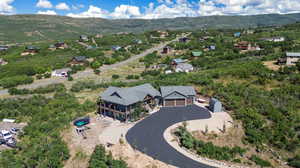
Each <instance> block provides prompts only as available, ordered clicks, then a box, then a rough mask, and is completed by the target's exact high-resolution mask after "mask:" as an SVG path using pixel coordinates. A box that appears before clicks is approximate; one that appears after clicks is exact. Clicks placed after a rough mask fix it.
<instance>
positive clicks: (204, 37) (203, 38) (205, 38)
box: [199, 36, 213, 42]
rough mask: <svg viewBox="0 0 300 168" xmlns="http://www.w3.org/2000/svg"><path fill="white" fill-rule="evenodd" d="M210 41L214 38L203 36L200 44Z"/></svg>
mask: <svg viewBox="0 0 300 168" xmlns="http://www.w3.org/2000/svg"><path fill="white" fill-rule="evenodd" d="M209 39H213V37H211V36H203V37H200V38H199V41H200V42H204V41H206V40H209Z"/></svg>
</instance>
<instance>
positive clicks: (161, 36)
mask: <svg viewBox="0 0 300 168" xmlns="http://www.w3.org/2000/svg"><path fill="white" fill-rule="evenodd" d="M157 32H158V33H159V37H160V38H166V37H167V36H169V33H168V32H166V31H160V30H158V31H157Z"/></svg>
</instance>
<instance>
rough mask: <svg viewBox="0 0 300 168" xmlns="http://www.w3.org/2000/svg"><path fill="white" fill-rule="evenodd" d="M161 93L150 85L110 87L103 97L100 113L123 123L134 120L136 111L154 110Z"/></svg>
mask: <svg viewBox="0 0 300 168" xmlns="http://www.w3.org/2000/svg"><path fill="white" fill-rule="evenodd" d="M159 100H160V93H159V92H158V91H157V90H156V89H155V88H154V87H153V86H151V85H150V84H144V85H139V86H135V87H129V88H119V87H109V88H107V89H106V90H105V91H104V92H103V93H102V94H101V95H100V101H99V103H98V105H99V109H98V111H99V113H100V114H102V115H104V116H109V117H113V118H114V119H118V120H121V121H128V120H131V119H132V118H133V116H132V113H133V112H134V109H135V108H136V107H137V106H139V105H142V106H143V107H145V108H146V107H148V108H152V107H153V108H154V107H155V106H157V105H158V104H159Z"/></svg>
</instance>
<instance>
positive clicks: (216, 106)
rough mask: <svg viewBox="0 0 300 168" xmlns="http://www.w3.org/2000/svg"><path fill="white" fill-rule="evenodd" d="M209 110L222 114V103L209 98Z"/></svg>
mask: <svg viewBox="0 0 300 168" xmlns="http://www.w3.org/2000/svg"><path fill="white" fill-rule="evenodd" d="M209 110H210V111H211V112H214V113H217V112H222V111H223V109H222V103H221V102H220V101H219V100H218V99H215V98H211V99H210V101H209Z"/></svg>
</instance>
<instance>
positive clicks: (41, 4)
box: [36, 0, 53, 8]
mask: <svg viewBox="0 0 300 168" xmlns="http://www.w3.org/2000/svg"><path fill="white" fill-rule="evenodd" d="M36 7H38V8H52V7H53V5H52V3H51V2H50V1H48V0H39V1H38V3H37V4H36Z"/></svg>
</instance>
